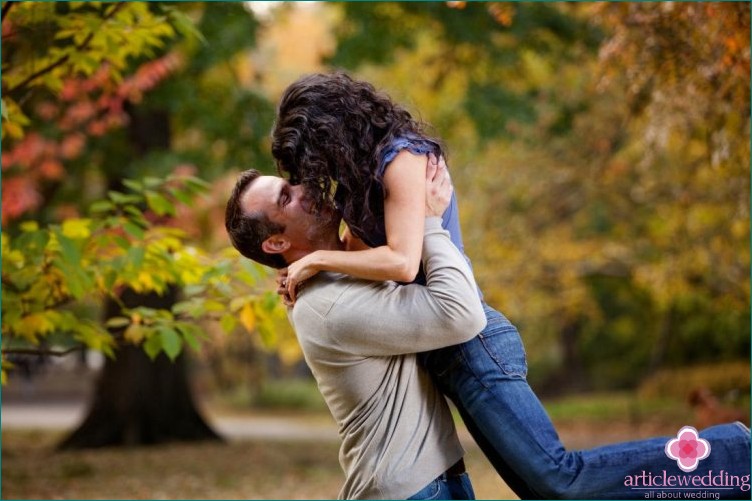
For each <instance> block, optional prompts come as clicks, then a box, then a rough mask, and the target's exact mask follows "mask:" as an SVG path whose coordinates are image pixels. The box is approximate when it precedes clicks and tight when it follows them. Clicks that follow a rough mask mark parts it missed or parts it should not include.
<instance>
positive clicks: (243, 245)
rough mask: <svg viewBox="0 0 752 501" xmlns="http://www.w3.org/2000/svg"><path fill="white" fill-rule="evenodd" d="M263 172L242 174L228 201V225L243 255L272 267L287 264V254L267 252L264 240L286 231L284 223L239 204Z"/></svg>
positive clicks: (232, 239) (226, 218) (236, 245)
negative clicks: (245, 210) (247, 211)
mask: <svg viewBox="0 0 752 501" xmlns="http://www.w3.org/2000/svg"><path fill="white" fill-rule="evenodd" d="M260 176H261V173H260V172H259V171H257V170H255V169H249V170H247V171H245V172H243V173H242V174H241V175H240V179H238V182H237V183H235V188H233V190H232V195H231V196H230V199H229V200H228V201H227V208H226V209H225V228H226V229H227V234H228V235H230V241H231V242H232V245H233V247H235V248H236V249H237V250H238V251H239V252H240V253H241V254H242V255H243V256H245V257H247V258H248V259H251V260H253V261H256V262H258V263H261V264H263V265H266V266H270V267H272V268H284V267H286V266H287V262H286V261H285V258H284V257H282V255H281V254H269V253H268V252H264V250H263V249H262V247H261V244H263V243H264V240H266V239H267V238H269V237H270V236H272V235H276V234H278V233H283V232H284V231H285V227H284V226H283V225H281V224H277V223H273V222H272V221H270V220H269V218H268V217H267V215H266V214H264V213H263V212H261V211H258V212H252V213H249V214H246V213H245V212H244V211H243V207H242V206H241V204H240V201H241V198H242V197H243V194H244V193H245V191H246V190H247V189H248V188H249V187H250V185H251V183H253V182H254V181H255V180H256V179H258V178H259V177H260Z"/></svg>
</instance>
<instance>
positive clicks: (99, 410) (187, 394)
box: [59, 291, 220, 449]
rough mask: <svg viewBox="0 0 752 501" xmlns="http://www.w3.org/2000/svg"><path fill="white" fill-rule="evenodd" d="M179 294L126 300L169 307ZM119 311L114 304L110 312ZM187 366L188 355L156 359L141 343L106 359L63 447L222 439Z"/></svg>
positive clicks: (128, 295) (128, 294) (126, 300)
mask: <svg viewBox="0 0 752 501" xmlns="http://www.w3.org/2000/svg"><path fill="white" fill-rule="evenodd" d="M176 295H177V294H176V292H175V291H171V292H170V293H168V294H165V295H164V296H157V295H156V294H151V295H146V296H145V295H139V294H135V293H133V292H131V291H127V292H126V293H124V294H123V296H122V300H123V302H124V303H125V304H126V306H129V307H132V306H135V305H136V304H138V305H143V306H149V307H152V308H166V307H169V305H171V304H172V303H174V302H175V297H176ZM118 309H119V307H118V306H117V305H115V304H114V303H112V304H108V305H107V315H106V316H107V317H110V316H113V315H115V314H116V313H117V311H118ZM186 369H187V358H186V355H185V354H181V355H180V356H178V357H177V359H176V360H175V361H174V362H173V361H170V360H169V359H168V358H167V357H166V356H165V355H164V354H160V355H159V356H158V357H157V358H156V359H155V360H154V361H152V360H150V359H149V358H148V357H147V356H146V354H145V353H144V351H143V350H142V349H141V348H139V347H135V346H129V345H124V346H121V347H120V348H119V349H118V350H117V353H116V358H115V359H109V358H108V359H107V360H106V362H105V365H104V367H103V369H102V372H101V374H100V376H99V379H98V380H97V384H96V387H95V390H94V394H93V402H92V403H91V405H90V408H89V412H88V415H87V417H86V419H85V420H84V422H83V423H82V424H81V425H80V426H79V427H78V428H77V429H76V430H75V431H74V432H73V433H72V434H71V435H70V436H69V437H67V438H66V439H65V440H63V442H62V443H61V444H60V445H59V448H61V449H80V448H92V447H105V446H118V445H125V446H132V445H151V444H159V443H166V442H175V441H195V440H218V439H219V438H220V437H219V436H218V435H217V434H216V433H215V432H214V431H213V430H212V429H211V428H210V427H209V426H208V425H207V424H206V422H205V421H204V419H203V418H202V417H201V414H200V413H199V412H198V410H197V409H196V405H195V402H194V399H193V395H192V392H191V387H190V385H189V383H188V377H187V370H186Z"/></svg>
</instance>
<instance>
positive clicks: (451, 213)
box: [366, 136, 482, 297]
mask: <svg viewBox="0 0 752 501" xmlns="http://www.w3.org/2000/svg"><path fill="white" fill-rule="evenodd" d="M404 149H406V150H408V151H409V152H411V153H414V154H415V155H426V154H428V153H434V154H438V152H439V151H440V150H439V145H438V144H436V143H435V142H434V141H431V140H428V139H424V138H421V137H418V136H414V137H413V136H402V137H398V138H395V139H394V140H393V141H392V144H390V145H389V146H387V147H386V148H384V149H383V150H382V152H381V159H380V161H379V165H378V170H377V171H376V176H377V177H378V179H380V180H381V179H383V178H384V172H385V171H386V168H387V166H388V165H389V164H390V163H391V162H392V160H394V158H395V157H396V156H397V154H398V153H399V152H400V151H402V150H404ZM441 220H442V223H441V226H442V227H443V228H444V229H445V230H447V231H448V232H449V237H450V238H451V240H452V242H453V243H454V245H455V246H457V248H458V249H459V250H460V252H461V253H462V255H463V256H464V257H465V260H466V261H467V263H468V264H469V265H470V267H471V268H472V263H471V262H470V259H469V258H468V257H467V255H466V254H465V246H464V245H463V243H462V230H461V229H460V213H459V208H458V206H457V196H456V194H455V193H454V192H452V198H451V200H450V202H449V207H447V209H446V211H444V214H443V215H442V217H441ZM379 229H380V232H379V234H377V235H369V238H368V241H366V243H367V244H368V245H369V246H371V247H378V246H380V245H386V229H385V228H384V221H380V225H379ZM418 281H420V282H425V279H424V278H423V277H420V280H418ZM478 293H479V294H480V291H478ZM481 297H482V294H481Z"/></svg>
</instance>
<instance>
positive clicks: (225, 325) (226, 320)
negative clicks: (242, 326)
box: [219, 313, 238, 334]
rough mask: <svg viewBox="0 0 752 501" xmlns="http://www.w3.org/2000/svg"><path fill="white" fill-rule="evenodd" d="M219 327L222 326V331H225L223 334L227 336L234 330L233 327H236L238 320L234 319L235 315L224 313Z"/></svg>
mask: <svg viewBox="0 0 752 501" xmlns="http://www.w3.org/2000/svg"><path fill="white" fill-rule="evenodd" d="M219 325H221V326H222V330H223V331H225V333H227V334H229V333H231V332H232V331H233V330H234V329H235V326H237V325H238V319H237V318H235V315H231V314H229V313H226V314H224V315H222V319H221V320H220V321H219Z"/></svg>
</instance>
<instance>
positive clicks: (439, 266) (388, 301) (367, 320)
mask: <svg viewBox="0 0 752 501" xmlns="http://www.w3.org/2000/svg"><path fill="white" fill-rule="evenodd" d="M422 260H423V267H424V270H425V271H426V277H427V284H426V285H425V286H422V285H415V284H411V285H398V284H396V283H394V282H369V281H365V280H359V279H356V278H352V277H349V276H346V275H341V274H335V273H320V274H318V275H317V276H316V277H315V279H313V280H312V281H311V283H310V284H308V285H307V287H306V288H305V289H304V290H303V291H302V292H301V294H300V295H299V297H298V300H297V302H296V303H295V306H294V308H293V310H292V312H291V314H290V319H291V321H292V323H293V326H294V328H295V331H296V333H297V336H298V339H299V341H300V344H301V346H302V348H303V353H304V355H305V359H306V362H307V363H308V366H309V367H310V368H311V371H312V372H313V375H314V377H315V378H316V381H317V383H318V386H319V390H320V391H321V393H322V395H323V396H324V399H325V400H326V403H327V405H328V406H329V409H330V411H331V413H332V415H333V417H334V419H335V420H336V421H337V424H338V426H339V434H340V437H341V439H342V446H341V448H340V464H341V466H342V469H343V470H344V473H345V477H346V480H345V484H344V486H343V487H342V490H341V491H340V494H339V496H340V498H347V499H404V498H407V497H409V496H411V495H413V494H415V493H416V492H418V491H419V490H420V489H422V488H423V487H425V486H426V485H428V483H430V482H431V481H432V480H433V479H434V478H436V477H437V476H439V475H440V474H441V473H443V472H444V471H445V470H446V469H447V468H449V467H450V466H452V465H453V464H454V463H455V462H457V461H458V460H459V459H460V458H461V457H462V455H463V450H462V447H461V445H460V443H459V440H458V438H457V434H456V430H455V428H454V423H453V421H452V417H451V414H450V412H449V409H448V407H447V404H446V401H445V400H444V398H443V396H442V395H441V394H440V393H439V392H438V390H436V388H435V387H434V386H433V384H432V383H431V381H430V379H429V376H428V375H427V374H426V373H425V372H424V371H423V369H422V368H420V367H419V366H418V364H417V359H416V356H415V353H417V352H421V351H427V350H433V349H438V348H442V347H444V346H449V345H452V344H458V343H462V342H465V341H468V340H470V339H472V338H473V337H474V336H475V335H476V334H478V333H479V332H480V331H481V330H482V329H483V327H484V326H485V315H484V313H483V309H482V306H481V304H480V300H479V298H478V293H477V287H476V284H475V280H474V279H473V276H472V272H471V271H470V268H469V266H468V264H467V262H466V261H465V259H464V258H463V256H462V255H461V254H460V252H459V251H458V250H457V248H456V247H455V246H454V244H453V243H452V242H451V241H450V240H449V234H448V233H447V232H446V231H445V230H443V229H442V228H441V220H440V219H439V218H427V219H426V226H425V235H424V239H423V256H422Z"/></svg>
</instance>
